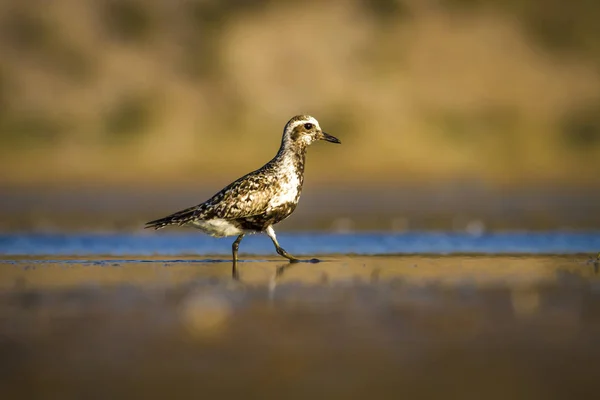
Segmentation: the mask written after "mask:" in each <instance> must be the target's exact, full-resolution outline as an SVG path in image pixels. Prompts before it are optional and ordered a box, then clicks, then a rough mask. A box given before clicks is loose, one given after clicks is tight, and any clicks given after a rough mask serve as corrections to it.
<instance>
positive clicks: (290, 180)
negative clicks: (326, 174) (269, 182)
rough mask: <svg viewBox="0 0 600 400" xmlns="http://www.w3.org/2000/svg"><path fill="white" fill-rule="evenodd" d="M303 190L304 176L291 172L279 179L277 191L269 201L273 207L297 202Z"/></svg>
mask: <svg viewBox="0 0 600 400" xmlns="http://www.w3.org/2000/svg"><path fill="white" fill-rule="evenodd" d="M301 191H302V177H301V176H299V175H298V174H290V175H287V176H285V177H284V178H282V179H281V180H280V181H279V185H278V188H277V191H276V192H275V194H274V195H273V197H272V198H271V201H269V206H270V207H271V208H273V209H274V208H279V207H280V206H282V205H285V204H289V203H294V204H295V203H297V202H298V199H299V198H300V192H301Z"/></svg>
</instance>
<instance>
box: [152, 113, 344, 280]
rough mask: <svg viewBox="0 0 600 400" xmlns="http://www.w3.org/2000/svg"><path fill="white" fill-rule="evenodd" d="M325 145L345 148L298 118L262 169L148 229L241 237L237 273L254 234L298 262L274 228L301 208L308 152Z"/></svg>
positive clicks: (311, 122) (235, 256)
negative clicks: (181, 228)
mask: <svg viewBox="0 0 600 400" xmlns="http://www.w3.org/2000/svg"><path fill="white" fill-rule="evenodd" d="M321 140H323V141H327V142H330V143H337V144H340V143H341V142H340V140H339V139H338V138H336V137H334V136H332V135H330V134H328V133H325V132H323V130H322V129H321V127H320V125H319V122H318V121H317V120H316V119H315V118H314V117H311V116H310V115H296V116H295V117H293V118H292V119H290V120H289V121H288V123H287V124H286V125H285V127H284V129H283V136H282V138H281V145H280V147H279V150H278V151H277V154H276V155H275V157H273V159H271V160H270V161H269V162H267V163H266V164H265V165H263V166H262V167H261V168H259V169H257V170H255V171H252V172H250V173H248V174H246V175H244V176H242V177H241V178H239V179H237V180H235V181H234V182H232V183H230V184H229V185H227V186H226V187H225V188H223V189H222V190H221V191H219V192H218V193H216V194H215V195H214V196H212V197H211V198H210V199H208V200H206V201H205V202H203V203H200V204H198V205H195V206H193V207H190V208H186V209H184V210H181V211H178V212H176V213H174V214H171V215H168V216H166V217H164V218H160V219H157V220H154V221H150V222H147V223H146V225H145V228H153V229H155V230H158V229H161V228H164V227H166V226H169V225H178V226H192V227H194V228H197V229H199V230H201V231H202V232H204V233H206V234H208V235H211V236H213V237H227V236H237V238H236V239H235V240H234V242H233V243H232V245H231V251H232V257H233V260H232V261H233V267H234V270H235V268H236V263H237V261H238V249H239V245H240V242H241V241H242V239H243V238H244V236H246V235H247V234H253V233H266V234H267V236H269V238H271V240H272V241H273V244H274V245H275V250H276V251H277V253H278V254H279V255H281V256H282V257H285V258H287V259H288V260H289V262H298V261H300V260H299V259H297V258H296V257H294V256H292V255H291V254H290V253H288V252H287V251H286V250H285V249H284V248H283V247H281V246H280V245H279V242H278V241H277V236H276V235H275V230H274V229H273V225H275V224H277V223H279V222H281V221H283V220H284V219H286V218H287V217H289V216H290V215H291V214H292V213H293V212H294V210H295V209H296V206H297V205H298V200H299V199H300V194H301V192H302V185H303V183H304V163H305V158H306V151H307V148H308V147H309V146H310V145H311V144H312V143H314V142H317V141H321Z"/></svg>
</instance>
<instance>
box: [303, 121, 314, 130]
mask: <svg viewBox="0 0 600 400" xmlns="http://www.w3.org/2000/svg"><path fill="white" fill-rule="evenodd" d="M312 127H313V124H311V123H310V122H307V123H306V124H304V129H306V130H310V129H312Z"/></svg>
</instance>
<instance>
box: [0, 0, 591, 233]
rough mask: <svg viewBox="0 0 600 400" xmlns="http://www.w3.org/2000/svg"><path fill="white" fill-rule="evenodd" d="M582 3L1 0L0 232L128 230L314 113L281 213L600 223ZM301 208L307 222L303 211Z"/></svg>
mask: <svg viewBox="0 0 600 400" xmlns="http://www.w3.org/2000/svg"><path fill="white" fill-rule="evenodd" d="M598 18H600V3H599V2H597V1H593V0H579V1H572V2H564V1H559V0H506V1H503V2H498V1H492V0H374V1H367V0H330V1H327V2H324V1H316V0H315V1H293V0H285V1H274V0H221V1H217V0H177V1H174V0H54V1H51V2H49V1H43V0H27V1H16V0H12V1H3V2H1V3H0V32H1V33H0V201H1V203H2V206H1V207H0V229H1V230H4V231H10V230H34V231H39V230H69V229H85V230H90V229H110V230H115V229H118V230H139V229H140V226H141V224H142V223H143V222H144V221H147V220H150V219H154V218H158V217H162V216H164V215H166V214H168V213H171V212H174V211H177V210H178V209H180V208H184V207H188V206H191V205H193V204H197V203H199V202H201V201H204V200H206V199H207V198H208V197H210V196H211V195H212V194H214V193H215V192H216V191H218V190H220V189H221V188H222V187H223V186H224V185H226V184H228V183H229V182H231V181H232V180H234V179H236V178H238V177H239V176H242V175H243V174H245V173H247V172H249V171H251V170H253V169H256V168H258V167H260V166H261V165H262V164H263V163H264V162H266V161H268V160H269V159H270V158H271V157H272V156H273V155H274V154H275V152H276V151H277V148H278V145H279V141H280V136H281V132H282V129H283V126H284V124H285V123H286V122H287V120H288V119H289V118H290V117H291V116H293V115H295V114H299V113H308V114H311V115H314V116H315V117H316V118H318V119H319V121H320V122H321V126H322V127H323V128H324V130H326V131H327V132H329V133H331V134H333V135H335V136H337V137H339V138H340V139H341V140H342V142H343V145H342V146H328V145H327V144H325V143H319V144H316V145H314V146H313V147H311V149H310V151H309V155H308V162H307V171H306V174H307V175H306V180H305V188H304V193H303V198H302V200H301V202H300V205H299V207H298V209H297V214H296V215H295V216H294V217H292V218H290V219H289V220H287V221H285V222H284V223H283V224H282V225H283V226H284V229H290V230H295V229H324V230H334V231H352V230H364V229H376V230H394V231H403V230H409V229H452V230H465V229H466V230H469V231H475V232H479V231H483V230H486V229H492V230H494V229H598V228H600V177H599V175H600V25H599V24H598V23H597V21H598ZM298 215H301V216H298Z"/></svg>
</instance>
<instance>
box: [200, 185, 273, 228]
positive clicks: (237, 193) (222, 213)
mask: <svg viewBox="0 0 600 400" xmlns="http://www.w3.org/2000/svg"><path fill="white" fill-rule="evenodd" d="M277 186H278V185H277V181H276V179H275V178H274V177H273V180H272V181H269V180H265V176H264V175H263V176H256V175H253V174H248V175H246V176H245V177H243V178H240V179H238V180H237V181H235V182H233V183H231V184H230V185H229V186H227V187H226V188H224V189H223V190H221V191H220V192H219V193H217V194H216V195H214V196H213V197H212V198H210V199H209V200H207V201H206V202H205V203H203V204H202V205H201V207H202V208H203V209H202V210H199V213H198V217H199V218H201V219H209V218H222V219H228V220H232V219H239V218H246V217H251V216H254V215H260V214H262V213H264V211H265V209H266V208H267V205H268V203H269V200H270V199H271V198H272V197H273V195H274V194H275V192H276V187H277Z"/></svg>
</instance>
